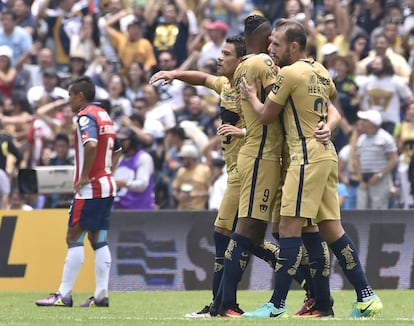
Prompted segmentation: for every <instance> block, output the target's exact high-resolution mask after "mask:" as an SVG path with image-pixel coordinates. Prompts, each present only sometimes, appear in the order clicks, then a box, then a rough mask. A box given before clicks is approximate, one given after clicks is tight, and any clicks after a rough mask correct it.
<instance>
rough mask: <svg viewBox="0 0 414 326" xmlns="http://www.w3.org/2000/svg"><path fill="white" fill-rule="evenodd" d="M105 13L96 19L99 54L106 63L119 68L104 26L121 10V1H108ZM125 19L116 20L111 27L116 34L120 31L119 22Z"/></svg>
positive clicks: (114, 51) (116, 55) (115, 53)
mask: <svg viewBox="0 0 414 326" xmlns="http://www.w3.org/2000/svg"><path fill="white" fill-rule="evenodd" d="M106 9H107V10H106V13H105V14H103V15H102V16H101V17H99V19H98V29H99V37H100V38H99V40H100V45H101V47H100V49H101V54H102V56H103V58H105V59H106V60H108V62H110V63H113V64H114V66H116V67H119V58H118V54H117V52H116V50H115V48H114V46H113V44H112V41H111V38H110V36H109V35H108V33H107V32H106V28H105V25H106V24H107V21H108V20H109V19H110V18H111V17H112V16H114V15H116V14H117V13H119V12H120V11H122V10H123V1H122V0H109V1H108V2H107V6H106ZM123 19H127V17H125V18H121V19H120V20H117V21H116V22H115V23H114V24H113V25H112V27H113V28H114V29H116V30H117V31H118V32H119V31H121V29H120V22H121V21H122V20H123ZM114 72H116V73H118V70H117V69H115V70H114Z"/></svg>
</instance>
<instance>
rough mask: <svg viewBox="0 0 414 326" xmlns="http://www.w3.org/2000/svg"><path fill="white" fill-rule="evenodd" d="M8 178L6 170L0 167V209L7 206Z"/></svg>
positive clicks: (8, 195)
mask: <svg viewBox="0 0 414 326" xmlns="http://www.w3.org/2000/svg"><path fill="white" fill-rule="evenodd" d="M9 197H10V179H9V176H8V175H7V173H6V171H4V170H2V169H0V209H8V208H9Z"/></svg>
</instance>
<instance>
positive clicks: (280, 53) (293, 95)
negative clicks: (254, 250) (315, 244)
mask: <svg viewBox="0 0 414 326" xmlns="http://www.w3.org/2000/svg"><path fill="white" fill-rule="evenodd" d="M273 35H274V37H273V39H272V51H273V53H274V55H275V57H276V58H277V60H278V62H279V65H280V67H282V68H281V70H280V71H279V74H278V78H277V82H276V84H275V85H274V87H273V89H272V92H271V93H270V94H269V96H268V97H267V99H266V101H265V104H264V105H263V104H262V103H261V101H260V99H257V98H256V97H255V96H254V94H250V93H247V94H245V95H246V96H247V98H248V99H249V100H250V101H252V103H253V107H254V109H255V111H256V112H257V113H258V114H259V115H260V116H261V121H262V122H263V123H265V124H269V123H270V124H271V123H273V121H277V120H278V118H279V113H280V112H281V111H282V110H283V122H284V125H285V127H286V141H287V144H288V148H289V154H290V158H291V162H290V165H289V168H288V171H287V175H286V179H285V183H284V185H283V190H282V200H281V211H280V214H281V221H280V225H279V233H280V255H279V259H278V263H277V268H276V276H275V287H274V292H273V295H272V297H271V299H270V301H269V302H268V303H266V304H264V305H263V306H262V307H260V308H259V309H257V310H256V311H253V312H248V313H245V314H243V316H245V317H262V318H263V317H275V318H283V317H286V316H287V312H286V306H285V301H286V297H287V294H288V291H289V288H290V285H291V282H292V275H294V274H295V273H296V271H297V269H298V266H299V264H300V260H301V256H302V252H301V248H302V247H301V244H302V238H301V233H302V225H303V223H304V220H305V219H311V220H312V221H314V222H315V223H317V225H318V227H319V230H320V233H321V235H322V237H323V238H324V240H325V241H326V242H327V244H328V245H329V248H330V249H331V250H332V251H333V253H334V254H335V256H336V257H337V259H338V262H339V264H340V266H341V267H342V269H343V271H344V274H345V275H346V277H347V278H348V280H349V281H350V282H351V284H352V285H353V286H354V288H355V291H356V295H357V301H356V302H355V304H354V306H353V309H352V312H351V315H350V317H352V318H358V317H370V316H374V315H376V314H378V313H380V312H381V310H382V308H383V306H382V303H381V301H380V299H379V298H378V296H377V295H375V293H374V291H373V290H372V288H371V286H370V285H369V283H368V281H367V279H366V276H365V273H364V271H363V268H362V266H361V263H360V261H359V257H358V254H357V250H356V248H355V245H354V243H353V242H352V240H351V239H350V238H349V236H348V235H347V234H346V233H345V231H344V229H343V227H342V224H341V221H340V210H339V201H338V194H337V189H338V162H337V155H336V151H335V148H334V146H333V144H332V143H331V142H325V143H321V142H318V141H316V139H315V138H314V126H315V124H317V123H318V121H320V120H325V117H326V116H327V115H328V116H329V109H328V108H329V105H328V104H329V102H330V100H331V99H334V98H335V97H336V90H335V86H334V83H333V81H332V79H331V77H330V76H329V73H328V71H327V70H326V69H325V68H324V67H323V66H322V65H321V64H319V63H317V62H315V61H314V60H313V59H307V58H306V54H305V48H306V39H307V35H306V32H305V29H304V28H303V26H302V25H301V24H300V23H298V22H296V21H293V20H286V19H282V20H280V21H279V22H278V23H277V24H276V27H275V30H274V34H273ZM246 80H247V78H246V79H245V80H243V83H242V88H244V87H246V85H247V84H248V83H249V81H248V80H247V83H246ZM249 94H250V95H249ZM327 124H330V121H329V119H328V121H327ZM305 246H306V243H305ZM307 249H308V248H307ZM308 251H309V250H308ZM325 275H329V270H328V268H326V269H324V270H322V272H321V275H320V276H319V282H320V284H322V285H323V284H325V285H324V286H323V288H322V289H319V288H318V291H320V295H323V296H324V299H321V300H320V301H319V302H318V301H317V303H316V305H315V306H314V309H313V314H312V315H313V316H314V317H323V316H332V315H333V311H332V307H331V303H330V298H329V296H330V294H329V279H328V277H325ZM324 277H325V279H323V278H324Z"/></svg>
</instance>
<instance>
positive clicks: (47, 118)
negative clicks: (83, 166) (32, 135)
mask: <svg viewBox="0 0 414 326" xmlns="http://www.w3.org/2000/svg"><path fill="white" fill-rule="evenodd" d="M36 114H37V115H38V116H39V118H41V119H42V120H43V121H44V122H45V123H47V124H48V125H49V127H50V128H51V129H52V130H53V132H54V133H55V134H56V135H57V134H60V133H63V134H65V135H66V136H67V137H68V139H69V146H70V147H73V135H74V132H75V123H74V115H73V112H72V109H71V108H70V106H69V104H68V101H67V100H66V99H57V100H55V101H51V102H48V103H46V104H44V105H42V106H40V107H39V108H38V109H37V110H36Z"/></svg>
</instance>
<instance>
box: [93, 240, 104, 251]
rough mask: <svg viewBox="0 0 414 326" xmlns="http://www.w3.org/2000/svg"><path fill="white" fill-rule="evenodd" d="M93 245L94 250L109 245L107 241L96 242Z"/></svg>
mask: <svg viewBox="0 0 414 326" xmlns="http://www.w3.org/2000/svg"><path fill="white" fill-rule="evenodd" d="M91 245H92V249H93V250H98V249H100V248H103V247H105V246H107V245H108V243H107V242H106V241H102V242H94V243H92V244H91Z"/></svg>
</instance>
